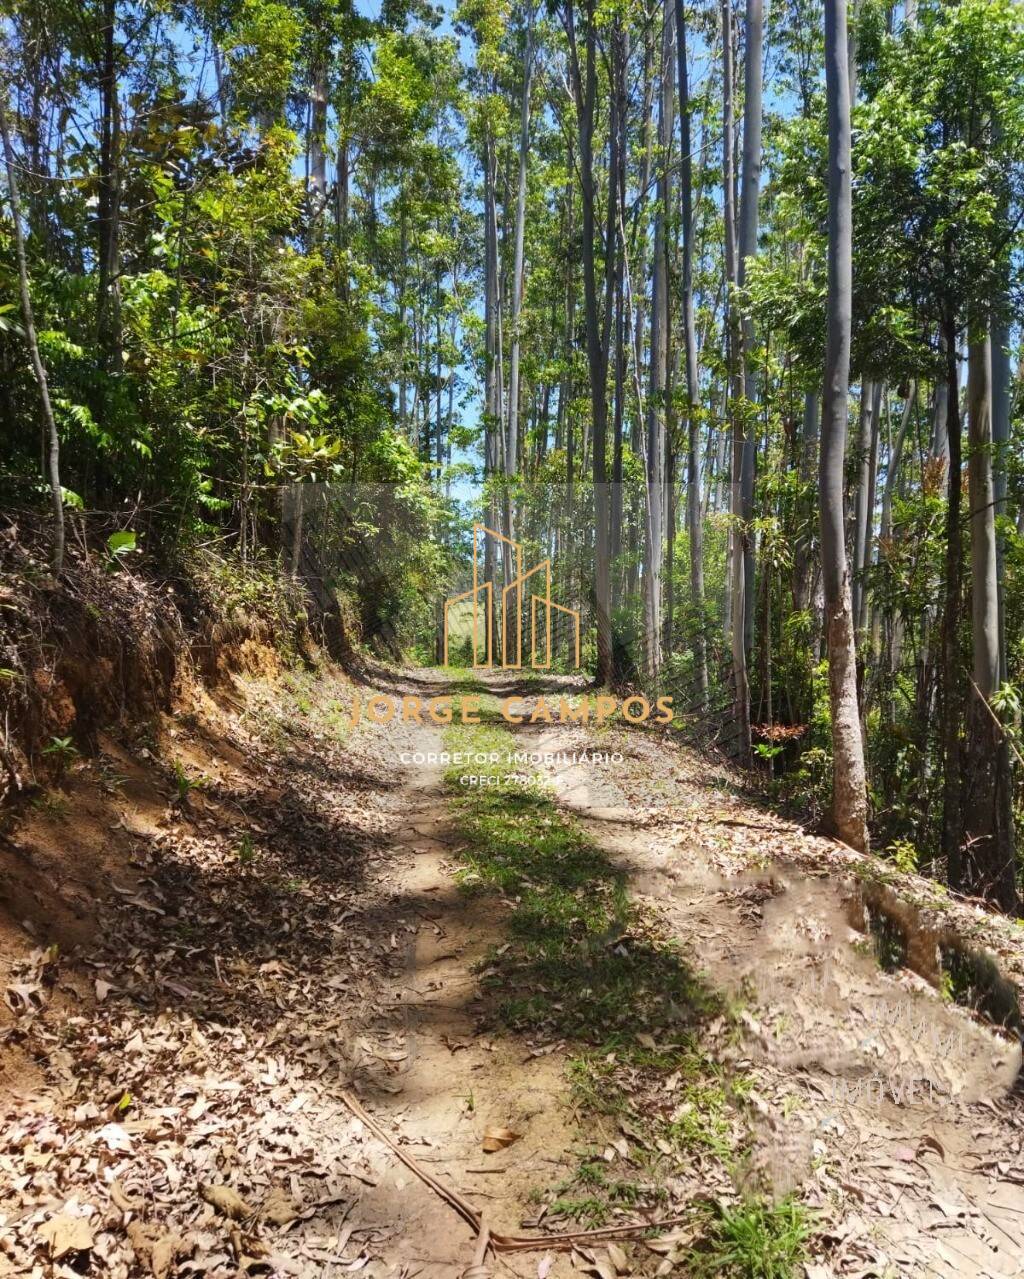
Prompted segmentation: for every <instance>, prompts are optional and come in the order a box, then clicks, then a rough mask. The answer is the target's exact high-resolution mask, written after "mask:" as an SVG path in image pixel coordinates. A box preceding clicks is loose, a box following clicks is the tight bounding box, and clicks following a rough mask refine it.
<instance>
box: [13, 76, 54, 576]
mask: <svg viewBox="0 0 1024 1279" xmlns="http://www.w3.org/2000/svg"><path fill="white" fill-rule="evenodd" d="M0 132H2V133H3V144H4V162H5V166H6V169H7V192H8V196H9V197H10V201H11V220H12V221H13V223H14V250H15V256H16V257H17V260H18V289H19V292H20V294H21V318H22V323H23V324H24V325H25V341H26V342H27V343H28V351H29V358H30V359H31V361H32V372H33V373H34V374H35V378H36V382H37V383H38V385H39V398H40V400H41V402H42V406H43V420H44V422H45V424H46V439H47V444H48V448H47V470H48V471H49V480H50V505H51V507H52V508H53V560H52V564H53V571H54V573H57V574H60V573H61V572H62V571H63V569H64V498H63V494H62V491H61V486H60V439H59V437H58V435H57V423H56V421H55V419H54V416H53V406H52V405H51V403H50V386H49V382H48V381H47V377H46V366H45V365H44V364H43V357H42V356H41V355H40V353H39V342H38V340H37V337H36V324H35V317H34V315H33V313H32V298H31V296H30V294H29V287H28V263H27V262H26V260H25V237H24V233H23V232H22V229H21V200H20V199H19V196H18V170H17V161H16V160H15V156H14V145H13V143H12V142H11V128H10V124H9V123H8V120H7V86H6V84H5V85H3V87H2V88H0Z"/></svg>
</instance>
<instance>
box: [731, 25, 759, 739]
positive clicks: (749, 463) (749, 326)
mask: <svg viewBox="0 0 1024 1279" xmlns="http://www.w3.org/2000/svg"><path fill="white" fill-rule="evenodd" d="M745 26H746V39H745V44H744V66H743V173H742V176H741V179H740V222H739V235H738V238H737V249H738V253H737V263H736V268H737V277H738V280H739V287H740V288H741V289H742V288H744V287H745V285H746V282H747V267H748V265H749V263H751V262H752V261H753V260H754V258H755V257H756V256H757V226H758V209H759V205H760V198H761V126H762V114H763V113H762V105H761V101H762V78H763V62H764V52H763V51H764V11H763V4H762V0H747V11H746V23H745ZM755 344H756V336H755V333H754V319H753V316H752V315H751V313H750V312H749V311H746V312H745V313H744V316H743V395H744V398H745V400H746V404H745V406H744V407H745V408H746V409H747V411H748V412H749V414H750V418H751V422H752V421H753V419H754V412H753V406H754V404H755V403H756V400H757V374H756V373H755V371H754V349H755ZM755 443H756V441H755V438H754V435H753V432H752V430H750V429H748V427H747V425H746V422H744V432H743V459H742V469H741V474H740V497H741V503H742V519H743V530H742V538H743V560H744V565H743V580H744V592H745V596H746V598H745V600H744V646H745V649H746V654H747V658H746V660H747V663H748V664H749V661H750V649H751V646H752V642H753V626H754V540H753V536H752V535H751V532H750V522H751V520H752V519H753V518H754V466H755V456H756V454H755ZM748 718H749V710H748Z"/></svg>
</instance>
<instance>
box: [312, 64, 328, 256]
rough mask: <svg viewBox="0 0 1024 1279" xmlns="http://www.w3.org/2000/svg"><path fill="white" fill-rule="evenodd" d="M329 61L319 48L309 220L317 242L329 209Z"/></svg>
mask: <svg viewBox="0 0 1024 1279" xmlns="http://www.w3.org/2000/svg"><path fill="white" fill-rule="evenodd" d="M327 57H328V51H327V50H326V49H324V48H322V47H318V48H317V50H316V53H315V55H314V60H313V66H312V68H311V74H310V79H311V81H312V88H311V89H310V95H309V100H310V112H309V204H310V208H309V220H310V238H311V239H312V240H313V241H314V242H316V241H317V240H318V239H319V237H320V233H321V230H322V220H323V213H324V209H325V208H326V207H327Z"/></svg>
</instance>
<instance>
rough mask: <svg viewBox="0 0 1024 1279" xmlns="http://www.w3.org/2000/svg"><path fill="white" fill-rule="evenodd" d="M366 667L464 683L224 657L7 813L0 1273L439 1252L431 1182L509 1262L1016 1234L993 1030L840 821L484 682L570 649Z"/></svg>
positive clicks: (866, 1261) (438, 1199) (991, 1265)
mask: <svg viewBox="0 0 1024 1279" xmlns="http://www.w3.org/2000/svg"><path fill="white" fill-rule="evenodd" d="M372 688H373V690H374V691H380V692H384V693H388V694H390V695H392V696H396V697H401V696H403V695H412V696H417V697H420V698H426V697H429V696H431V695H435V694H442V693H446V692H453V691H454V692H455V694H456V697H458V695H459V694H460V693H461V694H466V693H470V694H472V693H483V694H484V695H485V696H484V697H483V703H484V709H483V714H482V716H481V719H482V721H483V722H482V723H480V724H479V725H469V724H466V725H463V724H460V723H459V722H458V715H456V722H455V723H454V724H452V725H451V726H449V727H443V726H439V725H436V724H432V723H430V722H429V721H428V722H426V723H422V724H416V723H402V722H397V721H396V722H392V723H389V724H372V723H368V722H366V721H365V720H364V721H363V722H362V723H361V724H360V725H359V726H358V727H356V728H354V729H353V728H350V727H349V709H350V706H351V703H352V696H353V685H352V684H351V683H349V681H348V680H346V679H345V678H343V677H342V676H340V675H337V674H332V673H330V672H303V673H290V674H286V675H284V676H282V677H277V678H263V679H261V678H256V677H247V678H245V679H239V680H238V681H237V682H236V685H235V687H234V689H233V691H232V692H231V693H230V694H229V695H221V696H219V697H218V698H217V700H214V699H212V698H211V697H209V696H206V695H202V694H196V700H195V703H194V705H192V706H191V707H190V708H189V709H188V710H187V711H185V712H183V713H181V714H179V715H178V716H176V717H175V718H174V719H172V720H168V721H165V722H162V723H160V724H154V725H151V726H149V727H148V728H147V729H145V730H143V731H140V732H139V734H137V735H136V736H135V737H134V738H132V739H127V738H123V737H121V738H117V739H115V738H114V737H113V736H110V737H106V738H104V739H103V741H102V742H101V746H102V749H101V752H100V754H99V755H98V756H97V757H96V758H95V759H92V760H89V761H80V762H77V763H75V764H73V766H72V767H71V768H70V769H69V771H68V774H67V776H66V778H65V779H64V782H63V784H62V786H61V787H60V788H57V789H54V790H51V791H48V792H45V793H44V794H42V795H41V796H37V797H36V799H35V800H34V801H33V802H32V804H31V805H30V806H27V807H25V808H24V809H23V810H22V811H21V812H20V813H19V814H17V817H16V820H15V821H13V823H9V824H8V826H7V827H6V833H5V834H4V835H3V836H2V837H0V904H2V906H3V908H4V911H5V919H6V922H5V923H4V925H3V928H2V929H0V979H2V985H3V988H4V989H5V991H6V1002H7V1010H6V1013H5V1020H4V1021H3V1023H2V1024H0V1029H2V1035H3V1047H2V1052H3V1057H2V1061H0V1070H2V1073H0V1091H2V1093H3V1098H2V1100H0V1110H2V1122H3V1133H2V1136H0V1275H4V1274H31V1275H40V1276H42V1275H61V1274H64V1275H69V1276H70V1275H73V1274H82V1273H92V1274H110V1275H112V1276H123V1275H128V1274H145V1273H152V1274H155V1275H158V1276H163V1275H170V1274H178V1275H211V1276H225V1275H230V1274H237V1273H239V1272H246V1273H252V1274H259V1273H264V1274H266V1273H271V1274H280V1275H324V1276H335V1275H342V1274H347V1273H360V1274H363V1275H367V1276H407V1277H410V1279H411V1276H414V1275H420V1276H424V1279H442V1277H451V1276H457V1275H459V1274H461V1273H462V1272H463V1270H464V1269H467V1268H469V1267H470V1266H471V1264H472V1262H473V1257H474V1248H475V1243H476V1231H475V1230H474V1228H473V1226H472V1225H471V1224H470V1223H469V1222H468V1221H467V1220H465V1219H464V1218H463V1217H462V1216H460V1214H459V1213H458V1212H457V1211H456V1210H455V1208H454V1207H453V1206H452V1204H451V1203H450V1202H449V1201H448V1200H447V1199H446V1198H445V1196H444V1195H443V1194H442V1193H439V1190H438V1188H437V1187H441V1188H442V1189H443V1188H445V1187H447V1188H448V1189H449V1190H451V1191H454V1192H456V1193H457V1194H458V1195H460V1196H461V1197H462V1198H463V1199H464V1200H466V1201H468V1202H469V1203H471V1204H472V1205H474V1206H475V1208H476V1209H478V1210H481V1211H483V1212H484V1213H485V1221H486V1224H487V1226H488V1228H489V1229H490V1230H491V1231H493V1232H495V1233H497V1234H499V1235H519V1236H521V1235H530V1236H534V1237H537V1238H538V1239H539V1240H540V1243H539V1246H538V1247H537V1248H534V1249H531V1250H529V1251H512V1250H506V1251H500V1252H498V1253H497V1254H496V1255H494V1254H492V1255H490V1256H489V1257H488V1259H487V1262H486V1265H487V1267H488V1268H489V1272H492V1273H495V1274H503V1273H508V1274H514V1275H518V1276H540V1277H543V1276H545V1275H551V1276H558V1275H568V1274H569V1273H573V1272H589V1273H592V1274H597V1275H599V1276H602V1277H607V1276H615V1275H616V1274H636V1275H652V1274H655V1273H660V1274H669V1273H671V1274H678V1275H695V1276H699V1275H703V1274H735V1275H748V1274H749V1275H765V1276H769V1275H772V1276H774V1275H778V1276H782V1275H785V1274H787V1273H793V1274H795V1275H800V1274H805V1275H806V1276H807V1277H808V1279H824V1277H825V1276H829V1275H843V1276H867V1275H878V1276H892V1277H893V1279H901V1277H902V1276H910V1275H913V1276H918V1275H921V1276H924V1275H938V1276H953V1275H970V1276H1011V1275H1020V1274H1024V1260H1022V1258H1024V1247H1022V1244H1021V1240H1022V1237H1024V1109H1022V1105H1021V1101H1020V1097H1019V1094H1018V1093H1015V1092H1011V1091H1010V1085H1011V1083H1012V1082H1013V1079H1014V1076H1015V1074H1016V1071H1017V1068H1018V1067H1019V1065H1020V1049H1019V1046H1018V1045H1017V1043H1016V1041H1015V1040H1012V1039H1011V1038H1009V1037H1007V1036H1005V1035H999V1034H997V1033H995V1032H994V1031H993V1030H992V1029H991V1027H990V1026H989V1025H987V1024H986V1023H985V1022H984V1021H983V1020H982V1019H980V1018H979V1017H977V1016H975V1015H973V1014H971V1013H970V1012H969V1011H968V1010H965V1009H964V1008H962V1007H960V1006H959V1005H958V1004H956V1003H955V1002H954V1001H953V1000H951V999H950V998H949V994H950V991H949V990H948V989H946V990H945V991H943V990H941V989H936V988H935V986H934V985H933V984H932V983H930V982H929V981H927V980H925V978H924V977H922V976H920V975H918V973H915V972H913V971H911V968H910V967H908V966H905V965H902V964H899V963H896V962H892V956H891V954H889V953H888V951H887V947H888V948H889V950H891V949H892V938H891V936H889V935H888V934H887V933H886V931H885V929H881V930H880V931H879V930H876V931H877V933H878V937H879V938H880V939H881V943H882V944H881V946H879V944H878V942H877V938H876V939H874V940H873V934H872V933H871V932H870V931H869V930H868V929H867V926H866V922H865V913H864V906H865V897H866V896H867V895H869V894H870V891H871V889H872V885H871V881H870V877H868V878H867V879H865V877H864V876H863V875H862V874H859V873H858V865H859V862H858V859H856V858H855V857H854V855H853V854H852V853H849V852H848V851H847V850H844V849H842V848H840V847H838V846H837V845H835V844H834V843H833V842H831V841H828V840H824V839H820V838H817V837H814V836H811V835H808V834H807V833H805V832H804V831H803V830H802V829H801V828H800V826H799V825H797V824H796V823H794V822H792V821H789V820H785V819H782V818H780V817H779V816H778V815H776V814H773V813H771V812H770V811H768V810H767V809H766V808H765V807H764V806H763V805H762V804H760V803H759V802H758V801H757V799H756V797H753V796H750V795H746V794H745V793H744V792H743V789H742V785H741V779H740V778H738V777H737V776H736V775H734V774H733V773H731V772H730V770H729V769H728V768H727V767H726V766H724V765H717V764H714V763H711V762H709V761H708V760H706V759H704V758H701V757H699V756H697V755H696V754H694V753H693V752H692V751H691V750H689V749H687V748H686V747H684V746H683V745H681V744H679V743H678V741H676V740H675V739H673V738H670V737H669V736H668V735H667V734H666V733H665V732H664V731H663V730H658V729H655V728H653V727H650V728H640V727H636V728H625V727H613V726H605V727H602V728H595V727H594V726H593V725H590V726H582V725H576V724H569V725H561V724H558V723H557V722H555V723H550V724H549V723H546V722H544V721H543V718H542V717H540V716H538V719H539V720H540V722H537V723H534V724H532V725H531V724H529V723H528V722H527V723H524V724H522V725H520V726H516V725H511V724H508V723H505V722H504V721H503V720H502V719H501V718H500V717H499V716H498V715H497V713H496V707H497V703H496V702H495V701H494V700H493V696H494V695H501V696H508V695H510V694H512V693H513V692H514V693H517V694H521V696H522V701H521V703H520V709H521V708H522V707H526V708H527V710H528V711H531V710H532V711H534V712H536V711H537V705H538V704H537V700H536V699H537V698H539V697H542V696H544V695H545V693H547V694H548V695H549V696H548V700H554V701H557V698H558V697H559V696H563V695H565V696H569V695H573V696H575V695H577V694H578V693H579V691H580V689H579V686H578V684H574V683H573V682H572V681H558V680H551V681H548V682H547V684H544V683H541V682H538V681H537V680H536V679H533V680H527V681H525V682H524V683H522V684H516V683H513V682H511V681H509V680H503V679H499V678H498V677H497V676H494V677H488V678H487V679H486V680H484V681H479V682H477V681H472V680H469V679H462V680H458V679H455V680H453V679H451V678H449V677H448V676H446V675H445V674H444V673H440V672H404V673H396V672H383V671H379V672H376V673H375V674H374V676H373V684H372ZM361 691H362V693H363V695H365V694H366V692H367V691H368V690H367V689H363V690H361ZM552 695H553V698H552ZM445 751H447V752H448V753H449V754H453V753H467V752H468V753H473V754H483V755H486V756H487V757H488V759H489V760H491V759H492V757H497V760H498V762H489V763H487V764H486V765H484V766H483V767H480V766H477V765H474V764H469V765H465V764H462V763H460V764H457V765H450V766H448V767H447V768H446V767H445V765H444V764H443V763H442V762H440V761H438V760H436V759H435V758H433V757H434V756H437V755H438V754H441V753H442V752H445ZM524 751H530V752H537V753H538V754H539V755H540V756H541V757H544V756H551V757H552V758H550V759H548V760H547V761H545V759H544V758H541V759H540V760H539V761H538V762H536V763H535V764H528V765H523V764H522V763H517V762H512V763H508V762H506V756H507V755H508V753H509V752H513V753H515V752H524ZM594 752H596V753H598V754H599V755H600V756H602V757H611V758H602V759H598V760H594V759H591V758H583V756H584V755H590V754H591V753H594ZM573 756H575V757H576V758H575V761H574V760H573ZM511 774H531V776H529V777H512V776H511ZM471 777H472V778H474V779H475V780H474V781H473V782H470V781H469V778H471ZM481 778H483V780H484V782H485V783H486V784H481ZM918 883H920V881H918ZM877 887H878V886H877V885H875V888H877ZM872 900H874V899H872ZM958 909H961V908H959V907H958ZM963 909H966V908H963ZM963 909H961V914H963ZM976 915H978V912H973V915H972V916H971V917H972V918H974V916H976ZM964 918H965V919H966V918H967V916H966V915H964ZM968 922H969V921H968ZM977 929H983V938H982V939H983V940H984V941H985V942H986V944H987V946H988V948H989V949H990V950H993V951H995V953H997V954H998V955H999V957H1000V960H1001V962H1002V961H1005V964H1004V969H1005V971H1007V972H1008V973H1010V974H1011V975H1012V976H1013V977H1014V979H1015V980H1017V978H1018V976H1019V971H1020V965H1021V964H1022V963H1024V930H1022V929H1021V928H1020V927H1019V926H1018V925H1017V924H1016V923H1014V922H1013V921H1005V922H1002V921H996V922H993V921H991V920H990V919H988V918H987V917H986V918H985V919H984V920H981V919H980V916H979V922H978V923H977ZM26 930H27V931H26ZM910 940H911V943H912V944H911V947H910V950H911V951H913V949H914V946H913V942H914V939H913V938H911V939H910ZM927 948H928V947H927V945H925V946H924V949H925V950H927ZM918 949H919V950H920V949H921V947H920V946H918ZM932 949H934V946H933V947H932ZM880 957H881V959H882V960H883V961H885V962H880ZM916 966H917V967H918V968H919V969H921V968H922V967H924V968H926V967H927V965H922V964H920V963H918V964H917V965H916ZM944 995H945V997H944ZM872 1081H874V1082H872ZM352 1098H355V1099H356V1103H355V1105H356V1109H355V1110H354V1109H353V1107H352V1106H351V1105H350V1104H349V1101H350V1099H352ZM360 1107H362V1108H365V1110H364V1113H365V1114H366V1115H368V1116H369V1117H370V1123H369V1124H368V1123H367V1122H364V1119H363V1118H360V1117H359V1114H358V1113H357V1110H358V1109H359V1108H360ZM380 1133H383V1134H385V1135H386V1137H387V1138H388V1139H389V1141H390V1142H391V1143H392V1145H389V1144H387V1143H386V1142H385V1141H383V1140H381V1137H380ZM393 1147H396V1148H397V1149H398V1150H399V1151H401V1152H402V1153H403V1154H404V1155H405V1156H406V1157H407V1159H409V1158H411V1160H412V1161H413V1162H414V1163H415V1165H416V1166H417V1167H418V1168H419V1169H420V1170H422V1171H423V1172H425V1173H426V1174H428V1175H429V1176H431V1177H432V1178H434V1179H435V1181H436V1183H437V1185H436V1186H431V1185H429V1184H427V1182H425V1181H424V1180H423V1178H422V1177H421V1176H419V1175H418V1174H417V1171H416V1168H414V1167H411V1166H409V1164H408V1163H406V1162H403V1161H402V1160H400V1159H399V1158H398V1157H397V1156H396V1154H395V1149H394V1148H393ZM655 1221H657V1222H663V1223H667V1224H663V1225H660V1226H658V1227H657V1228H656V1229H653V1230H648V1231H645V1232H641V1231H634V1232H633V1236H632V1237H631V1238H623V1239H620V1240H618V1241H617V1242H608V1241H607V1240H605V1239H601V1238H595V1237H591V1238H589V1239H577V1241H576V1246H575V1247H574V1248H572V1249H569V1248H566V1247H560V1246H559V1242H558V1240H557V1239H555V1238H551V1239H550V1240H549V1239H547V1238H546V1236H548V1235H550V1236H557V1235H558V1234H559V1233H564V1232H577V1231H581V1230H591V1231H593V1230H600V1229H607V1228H608V1227H613V1226H623V1225H625V1226H631V1225H635V1224H636V1223H650V1222H655ZM480 1273H481V1274H482V1273H483V1271H481V1272H480Z"/></svg>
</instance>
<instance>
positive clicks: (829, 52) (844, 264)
mask: <svg viewBox="0 0 1024 1279" xmlns="http://www.w3.org/2000/svg"><path fill="white" fill-rule="evenodd" d="M825 92H826V99H827V105H828V303H827V308H828V309H827V320H826V339H825V393H824V402H823V409H824V411H823V414H822V422H821V457H820V462H819V470H818V482H819V488H820V491H821V563H822V579H823V585H824V592H825V615H826V626H827V637H828V668H829V694H830V703H831V708H832V787H833V789H832V821H833V825H834V826H835V830H836V833H837V834H838V835H839V837H840V839H843V840H845V841H846V843H848V844H850V845H852V846H853V847H854V848H857V849H859V850H860V851H862V852H864V851H866V850H867V847H868V804H867V782H866V777H865V772H864V745H863V740H862V738H861V730H860V715H859V714H858V710H857V654H856V647H855V644H854V636H853V614H852V600H851V595H850V577H849V572H848V569H847V563H846V541H845V536H844V521H843V462H844V457H845V453H846V430H847V417H848V413H849V390H850V336H851V330H852V326H853V264H852V255H853V207H852V193H851V186H850V83H849V63H848V61H847V41H846V0H825Z"/></svg>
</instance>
